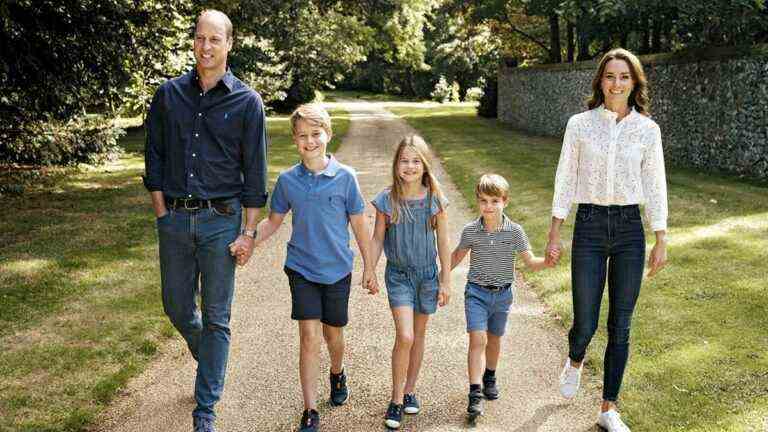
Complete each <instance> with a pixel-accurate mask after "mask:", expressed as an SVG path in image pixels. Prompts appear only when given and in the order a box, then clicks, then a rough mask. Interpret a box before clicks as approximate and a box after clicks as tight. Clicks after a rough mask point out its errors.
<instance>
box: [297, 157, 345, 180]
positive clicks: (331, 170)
mask: <svg viewBox="0 0 768 432" xmlns="http://www.w3.org/2000/svg"><path fill="white" fill-rule="evenodd" d="M340 169H341V164H340V163H339V161H337V160H336V158H335V157H333V155H332V154H329V155H328V165H326V166H325V169H324V170H322V171H320V172H319V173H318V174H317V175H324V176H326V177H336V174H338V172H339V170H340ZM310 172H311V171H309V169H307V167H305V166H304V162H302V161H299V174H300V175H302V176H303V175H306V174H309V173H310Z"/></svg>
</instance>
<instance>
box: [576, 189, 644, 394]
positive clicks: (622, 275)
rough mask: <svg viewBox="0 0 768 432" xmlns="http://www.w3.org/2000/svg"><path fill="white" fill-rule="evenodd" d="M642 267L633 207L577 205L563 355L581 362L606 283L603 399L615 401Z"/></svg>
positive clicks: (640, 232) (639, 228) (639, 223)
mask: <svg viewBox="0 0 768 432" xmlns="http://www.w3.org/2000/svg"><path fill="white" fill-rule="evenodd" d="M644 266H645V234H644V232H643V223H642V221H641V218H640V210H639V208H638V206H636V205H631V206H610V207H606V206H598V205H593V204H579V210H578V212H577V213H576V226H575V228H574V233H573V248H572V261H571V279H572V284H573V327H572V328H571V330H570V332H569V333H568V342H569V344H568V345H569V357H570V358H571V360H573V361H575V362H581V361H582V360H584V355H585V353H586V350H587V346H588V345H589V342H590V341H591V340H592V336H593V335H594V334H595V330H597V324H598V319H599V318H600V302H601V300H602V298H603V290H604V288H605V281H606V278H607V279H608V346H607V347H606V350H605V358H604V377H603V399H604V400H608V401H615V400H616V399H617V398H618V395H619V388H620V387H621V381H622V378H623V377H624V368H625V367H626V365H627V358H628V356H629V329H630V324H631V321H632V313H633V312H634V309H635V304H636V303H637V297H638V295H639V294H640V283H641V281H642V279H643V268H644Z"/></svg>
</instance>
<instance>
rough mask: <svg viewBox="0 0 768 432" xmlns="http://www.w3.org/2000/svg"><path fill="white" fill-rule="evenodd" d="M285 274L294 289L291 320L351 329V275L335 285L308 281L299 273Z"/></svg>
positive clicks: (290, 271) (286, 270)
mask: <svg viewBox="0 0 768 432" xmlns="http://www.w3.org/2000/svg"><path fill="white" fill-rule="evenodd" d="M284 270H285V274H286V275H288V284H289V285H290V286H291V319H294V320H314V319H317V320H320V322H322V323H323V324H327V325H329V326H332V327H344V326H345V325H347V322H348V321H349V288H350V285H351V282H352V274H351V273H350V274H348V275H346V276H344V277H343V278H341V279H339V280H338V281H336V282H334V283H332V284H321V283H317V282H312V281H310V280H307V279H305V278H304V276H302V275H301V273H299V272H297V271H296V270H293V269H290V268H288V267H285V268H284Z"/></svg>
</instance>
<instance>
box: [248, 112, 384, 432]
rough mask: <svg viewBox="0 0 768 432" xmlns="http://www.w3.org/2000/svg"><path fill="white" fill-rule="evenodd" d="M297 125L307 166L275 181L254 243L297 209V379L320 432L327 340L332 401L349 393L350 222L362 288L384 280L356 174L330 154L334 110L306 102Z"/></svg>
mask: <svg viewBox="0 0 768 432" xmlns="http://www.w3.org/2000/svg"><path fill="white" fill-rule="evenodd" d="M291 128H292V130H293V142H294V144H296V149H297V150H298V152H299V156H300V157H301V163H298V164H296V165H294V166H293V167H292V168H290V169H288V170H287V171H284V172H283V173H281V174H280V176H279V177H278V178H277V183H276V184H275V189H274V191H273V192H272V200H271V203H270V207H271V208H270V213H269V217H268V218H266V219H264V220H262V221H261V222H260V223H259V225H258V227H257V234H256V245H259V244H261V243H262V242H264V241H265V240H266V239H268V238H269V237H270V236H271V235H272V234H273V233H274V232H275V230H277V229H278V228H279V227H280V225H281V224H282V222H283V219H284V218H285V215H286V214H287V213H288V212H289V211H293V218H292V228H293V231H292V233H291V239H290V240H289V242H288V255H287V258H286V261H285V273H286V274H287V275H288V282H289V285H290V287H291V301H292V309H291V318H292V319H294V320H297V321H298V323H299V338H300V356H299V376H300V381H301V389H302V394H303V397H304V407H305V410H304V413H303V415H302V418H301V424H300V426H299V430H300V431H304V432H311V431H317V428H318V425H319V421H320V419H319V414H318V412H317V403H316V400H315V399H316V396H317V377H318V373H319V371H318V364H319V354H320V341H321V338H323V337H324V338H325V342H326V344H327V345H328V354H329V356H330V359H331V371H330V381H331V395H330V402H331V405H334V406H338V405H342V404H344V403H346V402H347V400H348V398H349V390H348V388H347V384H346V381H347V376H346V374H345V373H344V367H343V357H344V334H343V328H344V326H345V325H346V324H347V320H348V314H347V306H348V303H349V291H350V279H351V271H352V258H353V253H352V250H351V249H350V247H349V230H348V228H347V224H350V225H351V226H352V231H353V233H354V235H355V240H357V244H358V246H359V248H360V252H361V254H362V255H363V261H364V270H363V281H362V285H363V286H364V287H368V289H369V291H371V293H375V292H376V291H378V282H377V280H376V276H375V273H374V266H373V265H372V264H371V260H370V253H369V250H370V247H369V241H370V240H369V239H370V237H371V236H370V233H369V230H368V224H367V222H366V220H365V218H364V216H363V210H364V209H365V200H364V199H363V196H362V193H361V192H360V186H359V185H358V183H357V177H356V175H355V171H354V170H353V169H352V168H350V167H348V166H345V165H342V164H341V163H339V161H337V160H336V159H335V158H334V157H333V156H332V155H328V154H326V153H325V150H326V146H327V144H328V142H329V141H330V140H331V136H332V131H331V118H330V116H329V115H328V112H327V111H326V110H325V109H323V108H322V107H321V106H320V105H316V104H307V105H302V106H300V107H299V108H297V109H296V111H294V112H293V114H292V115H291ZM235 252H237V251H235ZM238 258H240V257H239V256H238Z"/></svg>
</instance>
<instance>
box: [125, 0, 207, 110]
mask: <svg viewBox="0 0 768 432" xmlns="http://www.w3.org/2000/svg"><path fill="white" fill-rule="evenodd" d="M134 14H135V18H134V20H133V21H131V22H129V23H128V24H129V29H130V31H131V34H132V36H133V41H134V47H135V51H134V52H133V53H132V55H130V56H127V57H126V59H125V63H124V68H125V70H126V71H127V72H128V73H129V74H130V82H129V83H128V86H127V87H126V88H125V91H124V93H123V94H122V95H121V96H122V102H123V103H122V106H121V108H122V111H123V114H125V115H141V114H143V113H144V112H145V111H146V109H147V107H148V106H149V103H150V101H151V100H152V95H153V94H154V92H155V90H156V89H157V87H158V86H159V85H160V84H161V83H162V82H163V81H165V80H166V79H168V78H172V77H176V76H179V75H181V74H183V73H185V72H187V71H188V70H190V68H191V67H192V65H193V63H194V56H193V55H192V37H191V35H190V29H191V28H192V27H193V26H194V22H193V17H192V0H172V1H162V2H160V1H157V0H142V1H139V2H136V3H135V9H134Z"/></svg>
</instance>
